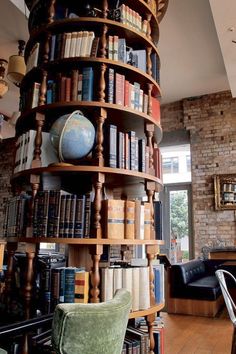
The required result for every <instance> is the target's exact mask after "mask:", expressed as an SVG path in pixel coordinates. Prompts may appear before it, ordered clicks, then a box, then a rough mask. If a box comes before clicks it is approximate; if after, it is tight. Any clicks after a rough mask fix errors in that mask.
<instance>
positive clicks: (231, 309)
mask: <svg viewBox="0 0 236 354" xmlns="http://www.w3.org/2000/svg"><path fill="white" fill-rule="evenodd" d="M225 275H226V276H227V278H228V277H229V279H230V280H233V283H234V285H236V279H235V277H234V276H233V274H231V273H230V272H228V271H227V270H224V269H218V270H217V271H216V276H217V279H218V280H219V283H220V287H221V291H222V294H223V297H224V300H225V304H226V307H227V310H228V313H229V317H230V319H231V321H232V322H233V324H234V325H235V324H236V316H235V311H236V306H235V303H234V301H233V299H232V297H231V295H230V293H229V290H228V286H227V283H226V280H227V278H226V277H225Z"/></svg>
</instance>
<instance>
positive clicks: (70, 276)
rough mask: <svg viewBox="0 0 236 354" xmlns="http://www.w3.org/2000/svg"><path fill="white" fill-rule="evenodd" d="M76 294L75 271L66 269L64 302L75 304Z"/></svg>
mask: <svg viewBox="0 0 236 354" xmlns="http://www.w3.org/2000/svg"><path fill="white" fill-rule="evenodd" d="M74 294H75V269H72V268H65V295H64V300H65V302H67V303H72V302H74V297H75V296H74Z"/></svg>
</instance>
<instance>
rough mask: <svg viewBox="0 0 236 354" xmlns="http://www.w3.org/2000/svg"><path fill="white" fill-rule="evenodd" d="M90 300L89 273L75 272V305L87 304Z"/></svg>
mask: <svg viewBox="0 0 236 354" xmlns="http://www.w3.org/2000/svg"><path fill="white" fill-rule="evenodd" d="M88 300H89V272H86V271H84V270H81V271H75V300H74V302H75V303H83V304H87V303H88Z"/></svg>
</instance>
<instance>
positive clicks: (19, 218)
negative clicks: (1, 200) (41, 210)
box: [3, 192, 31, 237]
mask: <svg viewBox="0 0 236 354" xmlns="http://www.w3.org/2000/svg"><path fill="white" fill-rule="evenodd" d="M30 198H31V196H30V195H29V194H27V193H25V192H22V193H21V194H20V195H18V196H14V197H12V198H11V199H9V200H8V201H7V203H6V207H5V214H4V222H3V235H4V237H16V236H18V235H21V234H23V233H24V230H25V227H26V222H27V212H28V210H29V200H30Z"/></svg>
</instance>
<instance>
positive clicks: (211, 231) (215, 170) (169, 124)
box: [162, 91, 236, 257]
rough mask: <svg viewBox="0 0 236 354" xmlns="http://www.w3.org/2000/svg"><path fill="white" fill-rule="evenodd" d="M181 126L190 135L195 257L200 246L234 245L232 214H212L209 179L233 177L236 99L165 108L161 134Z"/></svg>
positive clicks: (226, 95) (220, 96) (219, 96)
mask: <svg viewBox="0 0 236 354" xmlns="http://www.w3.org/2000/svg"><path fill="white" fill-rule="evenodd" d="M181 107H182V112H181ZM181 124H182V128H183V127H184V128H185V129H187V130H189V132H190V144H191V155H192V192H193V204H192V206H193V228H194V238H195V240H194V244H195V256H196V257H197V256H199V255H200V253H201V249H202V247H203V246H210V247H211V246H218V245H223V246H231V245H234V244H235V239H236V218H235V213H234V211H231V210H227V211H215V210H214V190H213V179H212V176H213V175H214V174H221V173H236V99H233V98H232V96H231V93H230V92H228V91H227V92H220V93H215V94H210V95H204V96H201V97H198V98H195V99H184V100H183V101H181V102H178V103H176V102H175V103H171V104H167V105H164V106H163V107H162V127H163V130H164V131H173V130H176V129H180V128H181Z"/></svg>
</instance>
